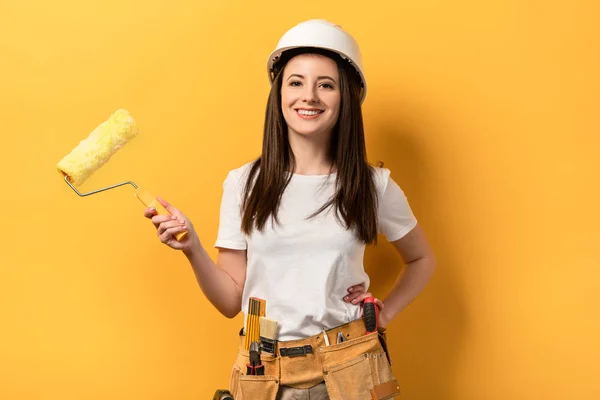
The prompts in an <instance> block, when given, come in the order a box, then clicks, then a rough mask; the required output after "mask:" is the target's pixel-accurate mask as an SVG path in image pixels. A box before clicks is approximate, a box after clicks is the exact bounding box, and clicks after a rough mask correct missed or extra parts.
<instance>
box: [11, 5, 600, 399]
mask: <svg viewBox="0 0 600 400" xmlns="http://www.w3.org/2000/svg"><path fill="white" fill-rule="evenodd" d="M596 4H597V3H596V2H593V1H591V0H589V1H582V0H580V1H571V2H557V1H547V2H540V1H534V0H522V1H492V2H483V1H474V0H458V1H453V2H450V1H441V0H438V1H435V0H421V1H391V0H389V1H387V0H386V1H379V2H358V1H329V2H323V1H304V2H300V3H295V2H280V1H255V2H250V1H213V2H201V1H183V0H172V1H141V0H128V1H124V0H119V1H117V0H104V1H93V2H89V1H74V0H54V1H51V2H50V1H41V0H20V1H16V0H13V1H11V0H4V1H3V2H2V3H1V4H0V132H1V135H2V141H1V142H0V143H1V147H2V152H3V154H2V157H0V163H1V168H2V195H1V196H0V202H1V209H2V211H3V216H2V223H1V225H2V228H1V243H2V245H1V246H2V251H1V252H0V265H1V267H0V323H1V327H0V398H2V399H10V400H12V399H15V400H16V399H19V400H21V399H23V400H25V399H27V400H29V399H44V400H45V399H48V400H54V399H61V400H67V399H136V400H137V399H139V400H150V399H190V400H191V399H208V398H212V394H213V393H214V391H215V390H216V389H218V388H226V387H227V385H228V378H229V372H230V367H231V364H232V362H233V357H234V355H235V351H236V345H237V341H236V339H237V337H236V335H237V332H238V330H239V328H240V327H241V326H242V324H243V320H242V317H241V316H238V317H236V318H234V319H232V320H229V319H226V318H225V317H223V316H221V315H220V314H219V313H218V312H216V311H215V310H214V309H213V307H212V306H211V305H210V304H209V303H208V302H207V300H206V299H205V298H204V296H203V295H202V293H201V291H200V289H199V288H198V286H197V284H196V282H195V279H194V276H193V274H192V271H191V269H190V268H189V266H188V265H187V264H186V261H185V259H184V257H183V256H182V255H181V254H179V253H177V252H175V251H172V250H170V249H168V248H166V247H165V246H163V245H162V244H160V242H159V241H158V240H157V238H156V236H155V231H154V229H153V227H152V226H151V224H150V223H149V222H148V221H147V220H146V219H144V218H143V215H142V212H143V206H142V205H141V203H139V202H138V200H136V199H135V198H134V197H133V189H132V188H131V187H130V186H125V187H121V188H118V189H115V190H111V191H108V192H104V193H100V194H97V195H93V196H89V197H85V198H82V197H79V196H77V195H76V194H75V193H74V192H73V191H72V190H71V189H70V188H69V187H68V186H67V185H66V184H65V183H64V181H62V179H61V177H60V176H59V174H58V173H57V172H56V169H55V164H56V163H57V162H58V161H59V160H60V159H61V158H62V157H63V156H64V155H65V154H67V153H68V152H70V151H71V150H72V149H73V148H74V147H75V146H76V145H77V144H78V143H79V141H80V140H82V139H84V138H85V137H87V135H88V134H89V133H90V132H91V131H92V130H93V129H94V128H95V127H96V126H97V125H98V124H99V123H101V122H103V121H104V120H105V119H107V118H108V116H109V115H110V114H111V113H112V112H114V110H116V109H117V108H119V107H123V108H126V109H127V110H129V111H130V112H131V113H132V115H133V116H134V118H135V119H136V121H137V122H138V124H139V127H140V135H139V136H138V137H137V138H135V139H134V140H133V141H131V142H130V143H129V144H128V145H127V146H126V147H125V148H123V149H121V150H120V151H119V152H118V153H117V154H116V155H115V156H114V157H113V158H112V159H111V160H110V161H109V163H108V164H106V165H105V167H104V168H102V169H101V170H99V171H97V173H96V174H94V175H93V176H92V177H91V178H90V179H89V180H88V181H87V182H86V184H85V185H84V186H83V187H82V188H81V190H84V191H86V190H93V189H97V188H100V187H104V186H107V185H110V184H114V183H118V182H121V181H124V180H133V181H134V182H136V183H137V184H138V185H139V186H142V187H144V188H146V189H148V190H150V191H152V192H153V193H155V194H158V195H162V196H164V197H165V198H166V199H167V200H169V201H171V202H172V203H173V204H174V205H175V206H176V207H178V208H180V209H181V210H182V211H183V212H185V213H186V214H187V215H188V216H189V217H190V218H191V219H192V220H193V222H194V224H195V227H196V229H197V230H198V232H199V234H200V237H201V239H202V241H203V243H204V245H205V246H206V247H207V248H208V249H209V251H210V253H211V254H212V255H215V256H216V251H215V249H214V248H213V247H212V246H213V242H214V239H215V235H216V232H217V227H218V209H219V202H220V196H221V189H222V186H221V185H222V182H223V180H224V178H225V176H226V174H227V172H228V171H229V170H230V169H232V168H236V167H238V166H239V165H241V164H242V163H245V162H247V161H249V160H251V159H252V158H254V157H255V156H257V155H258V153H259V151H260V147H261V135H262V123H263V118H264V110H265V102H266V98H267V94H268V90H269V88H268V82H267V75H266V67H265V64H266V60H267V56H268V54H269V52H270V51H271V50H272V49H273V47H274V46H275V44H276V42H277V40H278V39H279V37H280V35H281V34H283V33H284V32H285V30H287V29H288V28H290V27H291V26H292V25H294V24H296V23H297V22H300V21H302V20H305V19H309V18H326V19H329V20H332V21H335V22H336V23H338V24H340V25H342V26H343V27H344V28H345V29H347V30H349V31H350V32H351V33H352V34H353V35H354V36H355V37H356V38H357V40H358V41H359V43H360V45H361V48H362V51H363V54H364V58H365V68H366V74H367V79H368V83H369V92H368V95H367V99H366V102H365V104H364V117H365V125H366V132H367V141H368V143H367V144H368V151H369V158H370V160H371V161H373V162H378V161H380V160H381V161H384V162H385V166H386V167H388V168H390V169H391V170H392V174H393V177H394V178H395V179H396V180H397V182H399V183H400V185H401V186H402V187H403V189H404V190H405V192H406V193H407V195H408V197H409V200H410V202H411V205H412V206H413V209H414V211H415V213H416V214H417V216H418V218H419V220H420V222H421V224H422V225H423V226H424V228H425V230H426V231H427V233H428V236H429V238H430V240H431V243H432V245H433V247H434V249H435V252H436V255H437V258H438V263H439V267H438V270H437V272H436V274H435V276H434V278H433V280H432V281H431V284H430V285H429V286H428V287H427V289H426V290H425V291H424V292H423V293H422V295H421V296H420V297H419V298H418V299H417V301H415V302H414V303H413V304H412V305H411V306H410V307H409V308H408V309H406V310H405V311H404V312H402V313H401V314H400V315H399V316H398V318H396V320H394V321H393V323H392V324H391V325H390V345H391V351H392V356H393V359H394V370H395V372H396V374H397V375H398V377H399V380H400V383H401V385H402V389H403V391H404V397H403V398H406V399H432V400H437V399H449V400H450V399H451V400H481V399H503V400H504V399H528V400H529V399H544V400H547V399H569V400H570V399H578V400H579V399H586V400H587V399H590V400H591V399H598V398H600V380H599V379H598V373H599V372H600V368H599V367H598V359H599V356H600V343H599V338H600V321H599V319H598V306H599V305H600V304H599V292H600V284H599V282H600V272H599V269H598V267H600V256H599V255H598V242H599V240H598V233H597V231H598V226H599V224H600V218H599V212H598V204H600V202H599V200H600V198H599V197H600V196H599V195H598V193H599V191H598V187H597V186H598V172H599V168H600V161H599V159H600V154H599V150H600V140H599V139H598V136H599V134H600V123H599V118H598V113H599V105H600V96H599V93H600V79H599V77H598V71H600V55H599V54H600V28H598V25H597V19H598V15H599V13H600V7H599V6H597V5H596ZM381 240H382V241H381V243H380V245H379V246H378V247H376V248H369V249H368V251H367V256H366V268H367V270H368V271H369V272H370V273H371V274H372V277H373V280H374V282H373V286H372V289H373V291H374V293H375V294H376V295H378V296H384V295H385V293H386V291H387V290H388V289H389V287H390V286H391V283H392V281H393V279H394V278H395V276H396V274H397V273H398V272H399V271H401V269H402V265H401V263H400V261H399V258H398V257H397V256H396V254H395V253H394V251H393V249H392V248H391V246H390V245H389V244H387V243H385V241H384V239H383V238H382V239H381Z"/></svg>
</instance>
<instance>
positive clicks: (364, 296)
mask: <svg viewBox="0 0 600 400" xmlns="http://www.w3.org/2000/svg"><path fill="white" fill-rule="evenodd" d="M367 297H373V295H372V294H371V293H369V292H367V293H361V294H360V295H359V296H357V297H356V298H355V299H354V300H352V304H358V303H361V302H362V301H363V300H364V299H366V298H367Z"/></svg>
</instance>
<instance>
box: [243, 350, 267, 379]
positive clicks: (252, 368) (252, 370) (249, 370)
mask: <svg viewBox="0 0 600 400" xmlns="http://www.w3.org/2000/svg"><path fill="white" fill-rule="evenodd" d="M259 349H260V347H259V345H258V342H252V343H251V344H250V362H249V363H248V364H246V375H264V374H265V366H264V365H262V363H261V361H260V350H259Z"/></svg>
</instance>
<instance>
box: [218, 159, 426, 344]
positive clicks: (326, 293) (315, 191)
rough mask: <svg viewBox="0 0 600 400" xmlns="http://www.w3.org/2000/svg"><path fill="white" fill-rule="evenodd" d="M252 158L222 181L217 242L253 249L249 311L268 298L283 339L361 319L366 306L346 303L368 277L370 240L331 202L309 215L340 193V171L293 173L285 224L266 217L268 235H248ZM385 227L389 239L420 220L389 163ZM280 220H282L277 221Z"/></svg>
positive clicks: (380, 172) (384, 176)
mask: <svg viewBox="0 0 600 400" xmlns="http://www.w3.org/2000/svg"><path fill="white" fill-rule="evenodd" d="M249 167H250V163H247V164H244V165H243V166H241V167H239V168H237V169H234V170H231V171H230V172H229V173H228V175H227V178H226V179H225V181H224V183H223V197H222V201H221V210H220V223H219V230H218V235H217V240H216V243H215V247H223V248H229V249H238V250H247V259H248V262H247V269H246V282H245V285H244V291H243V296H242V305H241V306H242V312H243V313H244V324H245V321H246V316H247V310H248V300H249V298H250V297H258V298H261V299H264V300H265V301H266V317H267V318H270V319H274V320H276V321H277V322H278V327H279V330H278V337H277V339H278V340H293V339H300V338H304V337H307V336H311V335H315V334H317V333H319V332H321V330H322V329H323V328H326V329H328V328H332V327H335V326H338V325H341V324H344V323H347V322H350V321H352V320H355V319H357V318H360V317H361V307H360V305H353V304H351V303H347V302H345V301H344V299H343V297H344V296H345V295H346V294H348V291H347V289H348V288H349V287H350V286H353V285H356V284H359V283H363V284H364V285H365V288H367V289H368V288H369V284H370V280H369V276H368V275H367V274H366V273H365V270H364V266H363V255H364V250H365V245H364V244H363V243H361V242H360V241H358V240H357V239H356V238H355V236H354V235H353V234H352V232H351V231H347V230H346V229H345V228H344V227H343V225H341V224H340V223H339V222H338V221H337V219H336V217H335V215H334V212H335V211H334V208H333V207H330V208H329V209H327V210H326V211H324V212H322V213H321V214H319V215H318V216H317V217H316V218H312V219H307V218H306V217H308V216H309V215H311V214H312V213H314V212H315V211H317V210H318V209H319V208H320V207H321V206H322V205H323V204H324V203H325V202H327V200H328V199H329V198H330V197H331V195H332V194H333V191H334V188H335V174H332V175H330V176H329V177H327V175H297V174H294V175H293V178H292V180H291V182H290V184H289V185H288V186H287V188H286V190H285V192H284V194H283V198H282V199H281V204H280V208H279V215H278V217H279V221H280V225H276V224H275V223H272V222H271V221H270V220H267V224H266V226H265V229H264V231H263V232H258V231H257V230H254V231H253V233H252V235H251V236H246V235H245V234H244V233H243V232H242V231H241V228H240V223H241V200H242V196H243V189H244V184H245V182H246V179H247V173H248V172H249V169H250V168H249ZM376 171H377V174H376V180H375V182H376V188H377V193H378V196H379V215H378V218H379V221H378V223H379V232H380V233H381V234H383V235H385V237H386V239H387V240H388V241H394V240H397V239H400V238H402V237H403V236H404V235H406V234H407V233H408V232H409V231H410V230H411V229H413V228H414V227H415V225H416V224H417V220H416V218H415V216H414V215H413V212H412V210H411V208H410V206H409V203H408V201H407V198H406V196H405V195H404V192H403V191H402V189H401V188H400V187H399V186H398V185H397V184H396V182H394V180H393V179H392V178H391V177H390V170H389V169H387V168H376ZM274 224H275V225H274Z"/></svg>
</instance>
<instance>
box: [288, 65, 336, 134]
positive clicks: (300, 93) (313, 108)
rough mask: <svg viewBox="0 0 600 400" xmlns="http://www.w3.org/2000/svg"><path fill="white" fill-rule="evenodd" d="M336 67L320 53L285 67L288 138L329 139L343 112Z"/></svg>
mask: <svg viewBox="0 0 600 400" xmlns="http://www.w3.org/2000/svg"><path fill="white" fill-rule="evenodd" d="M340 101H341V96H340V79H339V73H338V68H337V64H336V63H335V61H333V60H332V59H330V58H328V57H325V56H322V55H318V54H301V55H297V56H295V57H294V58H292V59H291V60H290V61H289V62H288V64H287V65H286V66H285V69H284V71H283V80H282V83H281V109H282V112H283V116H284V118H285V121H286V122H287V125H288V135H303V136H309V135H310V136H327V137H328V136H330V135H331V132H332V130H333V127H334V126H335V124H336V122H337V119H338V115H339V112H340Z"/></svg>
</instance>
